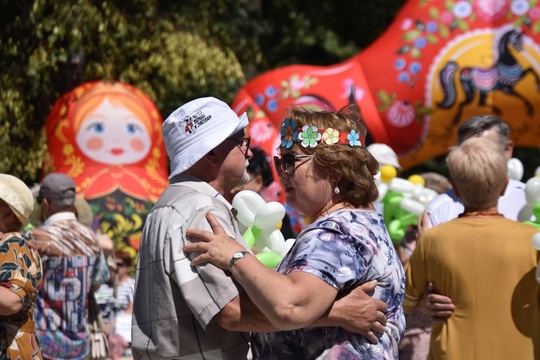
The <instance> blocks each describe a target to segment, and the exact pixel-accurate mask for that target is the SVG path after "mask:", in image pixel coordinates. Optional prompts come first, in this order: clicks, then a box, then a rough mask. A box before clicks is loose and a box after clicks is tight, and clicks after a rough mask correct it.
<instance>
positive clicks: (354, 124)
mask: <svg viewBox="0 0 540 360" xmlns="http://www.w3.org/2000/svg"><path fill="white" fill-rule="evenodd" d="M365 135H366V129H365V127H364V126H363V124H362V121H361V116H360V112H359V109H358V107H357V106H356V105H349V106H347V107H345V108H343V109H341V110H340V111H338V112H327V111H320V112H314V111H310V110H309V109H305V108H302V107H292V108H291V109H290V111H289V113H288V116H287V118H286V119H285V120H284V122H283V125H282V127H281V144H280V145H281V146H280V150H281V157H275V158H274V162H275V166H276V170H277V172H278V175H279V176H280V180H281V184H282V185H283V189H284V190H285V193H286V195H287V203H289V204H290V205H292V206H294V207H295V208H297V209H298V210H300V211H302V212H303V213H305V214H306V215H308V217H309V218H310V219H311V220H312V222H311V224H310V225H308V226H307V227H305V228H304V229H303V230H302V231H301V232H300V234H299V235H298V238H297V240H296V242H295V244H294V245H293V247H292V248H291V250H290V251H289V252H288V253H287V255H286V256H285V257H284V259H283V260H282V261H281V263H280V264H278V266H277V268H276V270H277V271H273V270H271V269H268V268H266V267H265V266H264V265H263V264H262V263H261V262H260V261H258V260H257V258H256V257H255V256H253V255H251V254H250V253H246V252H245V251H243V250H244V249H242V248H241V246H240V245H239V244H238V243H237V242H235V241H233V240H232V239H231V238H229V237H228V236H227V234H226V233H225V231H224V230H223V229H222V227H221V225H220V223H219V221H218V220H217V218H216V217H214V216H213V215H212V213H211V212H208V213H207V220H208V222H209V223H210V225H211V226H212V230H213V233H212V232H209V231H205V230H201V229H193V230H188V232H187V235H188V236H189V237H193V238H198V239H200V240H202V241H198V242H197V241H192V242H191V243H190V244H188V245H186V246H184V251H185V252H187V254H188V255H187V256H188V257H189V258H191V260H192V261H191V265H192V267H194V269H198V268H199V267H201V266H208V265H205V263H208V262H210V263H212V264H214V265H216V266H218V267H220V268H222V269H228V270H229V271H230V272H231V274H232V276H233V277H234V278H235V280H236V281H238V282H239V283H240V284H241V285H242V286H243V288H244V290H245V291H246V292H247V293H248V295H249V297H250V298H251V300H252V301H253V302H254V304H255V305H256V306H257V307H258V308H259V309H260V310H261V311H262V312H263V314H264V315H265V316H266V317H267V318H268V319H269V320H270V322H271V323H272V324H273V325H274V326H275V327H276V328H278V329H283V331H277V332H269V333H253V334H252V338H251V340H252V343H251V350H252V353H253V357H254V359H290V360H293V359H395V358H397V356H398V344H399V341H400V339H401V336H402V335H403V332H404V330H405V318H404V314H403V309H402V302H403V295H404V290H405V276H404V272H403V267H402V265H401V262H400V260H399V258H398V256H397V254H396V251H395V249H394V246H393V244H392V241H391V239H390V236H389V234H388V231H387V229H386V226H385V224H384V220H383V217H382V215H381V214H379V213H378V212H377V211H376V210H375V208H374V206H373V204H372V203H373V201H375V199H377V196H378V190H377V186H376V184H375V180H374V178H373V176H374V175H375V173H376V172H377V171H378V163H377V161H376V160H375V158H374V157H373V156H372V155H371V154H370V153H369V151H368V150H367V149H366V148H365V147H364V143H363V142H364V138H365ZM369 281H376V283H377V286H376V288H375V291H374V293H373V297H375V298H379V299H381V300H383V301H384V302H385V303H386V305H387V312H386V314H385V315H386V318H387V322H386V326H385V328H384V330H381V331H380V333H378V334H377V337H378V342H377V343H373V342H371V341H369V339H368V338H366V337H363V336H360V335H358V334H355V333H353V332H351V331H348V329H347V328H346V327H341V326H313V321H314V320H315V319H317V318H318V317H319V316H321V314H324V313H325V312H327V311H329V309H331V306H332V303H333V302H334V301H335V300H336V299H337V298H339V297H340V296H342V295H344V294H347V293H348V292H349V291H350V290H351V289H354V288H355V287H356V286H359V285H361V284H364V283H366V282H369ZM294 329H296V330H294Z"/></svg>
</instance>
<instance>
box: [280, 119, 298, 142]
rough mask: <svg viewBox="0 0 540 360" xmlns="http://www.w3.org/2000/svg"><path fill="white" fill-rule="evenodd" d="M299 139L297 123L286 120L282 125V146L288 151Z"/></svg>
mask: <svg viewBox="0 0 540 360" xmlns="http://www.w3.org/2000/svg"><path fill="white" fill-rule="evenodd" d="M297 137H298V131H296V122H295V121H294V120H291V119H289V118H286V119H285V121H283V125H281V146H282V147H284V148H286V149H288V148H290V147H291V146H293V143H294V142H295V141H296V138H297Z"/></svg>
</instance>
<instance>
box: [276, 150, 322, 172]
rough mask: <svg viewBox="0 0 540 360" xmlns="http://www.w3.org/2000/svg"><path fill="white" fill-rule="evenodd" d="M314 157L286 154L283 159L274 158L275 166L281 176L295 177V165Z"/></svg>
mask: <svg viewBox="0 0 540 360" xmlns="http://www.w3.org/2000/svg"><path fill="white" fill-rule="evenodd" d="M312 156H313V155H294V154H285V155H282V156H281V158H279V157H277V156H274V166H275V167H276V171H277V173H278V175H279V176H283V175H284V174H286V175H287V176H292V175H294V172H295V171H296V166H295V163H296V162H297V161H300V160H301V159H305V158H309V157H312Z"/></svg>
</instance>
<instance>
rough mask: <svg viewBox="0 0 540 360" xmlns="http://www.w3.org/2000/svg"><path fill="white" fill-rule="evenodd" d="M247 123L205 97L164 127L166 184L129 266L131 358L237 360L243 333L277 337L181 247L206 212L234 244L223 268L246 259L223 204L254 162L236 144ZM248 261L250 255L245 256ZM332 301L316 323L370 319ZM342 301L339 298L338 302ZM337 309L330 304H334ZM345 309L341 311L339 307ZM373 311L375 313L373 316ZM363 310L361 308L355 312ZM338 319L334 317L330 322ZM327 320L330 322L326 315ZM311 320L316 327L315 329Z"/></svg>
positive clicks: (235, 288)
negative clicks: (133, 268) (132, 274)
mask: <svg viewBox="0 0 540 360" xmlns="http://www.w3.org/2000/svg"><path fill="white" fill-rule="evenodd" d="M247 125H248V119H247V117H246V115H245V114H243V115H241V116H238V115H237V114H236V113H235V112H234V111H233V110H232V109H231V108H230V107H229V106H228V105H227V104H225V103H224V102H222V101H220V100H218V99H216V98H213V97H206V98H200V99H196V100H193V101H191V102H189V103H187V104H185V105H183V106H182V107H180V108H178V109H177V110H176V111H174V112H173V113H172V114H171V115H170V116H169V117H168V118H167V119H166V120H165V122H164V123H163V137H164V140H165V146H166V149H167V154H168V156H169V159H170V162H171V176H170V178H169V179H170V185H169V186H168V187H167V189H165V191H164V192H163V194H162V196H161V197H160V199H159V200H158V202H157V203H156V204H155V206H154V208H153V209H152V211H151V212H150V214H149V215H148V216H147V218H146V223H145V226H144V229H143V235H142V240H141V243H140V247H139V260H138V263H137V272H136V283H135V299H134V309H133V322H132V351H133V358H134V359H180V358H182V359H184V358H186V359H187V358H189V359H230V360H233V359H234V360H240V359H246V358H248V357H249V356H250V355H249V336H250V335H249V333H247V332H248V331H258V332H268V331H276V330H278V329H277V328H276V327H274V326H273V325H271V324H270V322H269V321H268V320H267V319H266V318H265V317H264V315H262V313H261V312H260V311H259V310H258V309H257V308H256V307H255V306H254V305H253V303H252V302H251V300H250V299H249V297H248V296H247V294H246V293H245V292H244V291H243V289H242V288H241V287H240V285H238V283H237V282H235V281H234V280H233V278H232V276H231V273H230V271H223V270H221V269H219V268H217V267H215V266H213V265H206V266H198V267H197V268H192V267H191V265H190V264H191V260H190V258H189V255H187V254H186V253H184V251H183V245H185V244H187V243H189V242H190V241H191V240H193V239H191V238H188V237H187V236H186V231H187V230H188V229H192V228H196V229H204V230H208V231H212V228H211V226H210V224H209V223H208V221H207V214H208V213H209V212H211V213H212V214H213V216H214V217H215V218H217V219H218V221H219V222H220V224H221V225H222V226H223V229H224V231H225V232H226V233H227V234H228V235H229V236H231V237H233V238H234V239H236V241H238V242H239V243H241V244H242V245H243V246H244V248H245V249H246V250H245V251H240V252H237V253H236V254H235V256H234V257H233V258H232V259H231V263H230V264H231V267H232V265H234V263H235V262H237V261H242V258H243V257H244V256H245V255H248V254H250V253H251V252H250V250H249V247H248V245H247V244H246V243H245V242H244V240H243V239H242V234H241V233H240V231H239V229H238V224H237V221H236V211H235V210H234V209H233V208H232V206H231V204H229V203H228V202H227V200H226V199H225V198H224V196H225V195H226V194H228V193H229V192H230V191H231V190H232V189H233V188H234V187H236V186H238V185H242V184H245V183H246V182H247V181H249V175H248V174H247V171H246V167H247V165H248V160H249V159H250V158H251V157H252V156H253V154H252V152H251V151H250V149H249V142H250V138H249V137H246V136H245V128H246V127H247ZM248 256H249V255H248ZM354 293H355V294H356V295H357V296H356V297H351V298H352V299H356V300H358V299H359V297H360V296H361V297H362V299H363V300H364V301H365V302H362V303H361V304H359V303H358V302H354V301H352V300H351V298H348V300H342V301H341V302H336V303H335V304H334V307H333V308H332V311H331V312H330V313H329V314H325V315H323V317H322V318H321V319H319V320H318V324H319V325H323V326H324V325H328V326H343V325H345V323H344V321H343V320H342V319H347V320H348V321H349V322H347V323H346V325H350V324H354V325H351V326H349V327H348V328H349V329H351V328H353V327H354V328H355V329H359V328H360V324H361V325H362V326H363V327H362V331H364V330H365V329H369V328H371V324H372V323H373V322H374V320H371V319H368V316H365V315H366V314H367V313H368V312H369V313H370V314H371V316H372V318H374V317H373V314H374V313H376V312H377V309H375V308H376V305H373V303H372V301H373V299H371V298H370V297H369V296H367V295H365V294H364V293H363V292H362V294H358V293H357V292H354ZM345 299H347V298H345ZM336 304H337V305H336ZM347 306H348V307H347ZM373 309H374V310H373ZM364 310H366V311H365V312H364ZM338 313H339V315H338ZM333 315H335V317H334V316H333ZM319 321H320V322H319Z"/></svg>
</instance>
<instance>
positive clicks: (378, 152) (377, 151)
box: [367, 144, 402, 171]
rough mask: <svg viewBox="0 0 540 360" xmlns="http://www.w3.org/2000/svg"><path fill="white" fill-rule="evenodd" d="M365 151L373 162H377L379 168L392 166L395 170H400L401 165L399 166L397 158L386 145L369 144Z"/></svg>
mask: <svg viewBox="0 0 540 360" xmlns="http://www.w3.org/2000/svg"><path fill="white" fill-rule="evenodd" d="M367 149H368V151H369V152H370V153H371V155H373V157H374V158H375V160H377V161H378V162H379V167H382V166H384V165H392V166H393V167H395V168H396V169H397V170H399V171H401V170H402V167H401V165H399V161H398V156H397V154H396V153H395V151H394V150H392V148H391V147H390V146H388V145H386V144H371V145H369V146H368V147H367Z"/></svg>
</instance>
